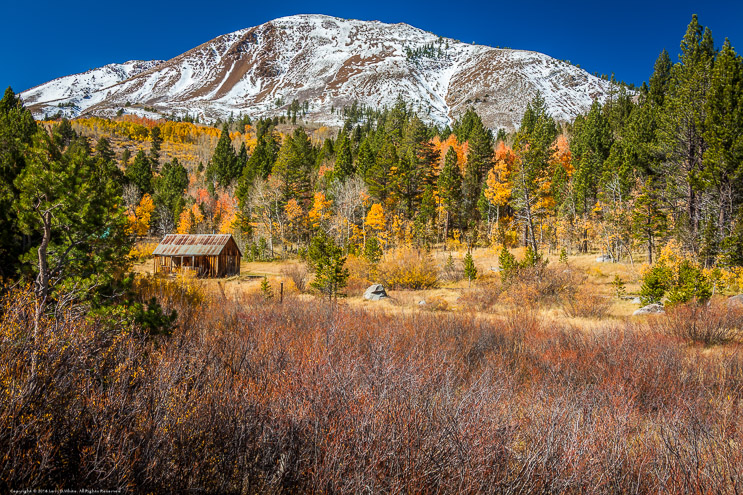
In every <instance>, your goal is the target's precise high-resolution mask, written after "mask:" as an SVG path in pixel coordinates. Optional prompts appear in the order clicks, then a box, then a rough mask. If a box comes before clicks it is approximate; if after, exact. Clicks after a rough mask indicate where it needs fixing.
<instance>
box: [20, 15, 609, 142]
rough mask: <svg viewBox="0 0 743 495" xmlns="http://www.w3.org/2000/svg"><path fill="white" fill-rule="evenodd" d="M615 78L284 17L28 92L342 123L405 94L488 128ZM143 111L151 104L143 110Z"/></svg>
mask: <svg viewBox="0 0 743 495" xmlns="http://www.w3.org/2000/svg"><path fill="white" fill-rule="evenodd" d="M610 90H611V87H610V83H609V82H607V81H603V80H601V79H598V78H596V77H594V76H591V75H589V74H588V73H586V72H585V71H583V70H581V69H579V68H578V67H575V66H572V65H570V64H568V63H566V62H562V61H559V60H555V59H553V58H551V57H548V56H547V55H544V54H541V53H537V52H529V51H522V50H507V49H497V48H492V47H487V46H482V45H472V44H466V43H461V42H459V41H457V40H453V39H449V38H442V37H439V36H437V35H435V34H433V33H429V32H427V31H423V30H421V29H418V28H416V27H413V26H410V25H408V24H405V23H398V24H386V23H383V22H380V21H359V20H350V19H341V18H338V17H332V16H327V15H322V14H297V15H292V16H287V17H281V18H278V19H274V20H272V21H269V22H266V23H264V24H261V25H258V26H254V27H251V28H246V29H242V30H239V31H235V32H233V33H229V34H225V35H222V36H219V37H217V38H214V39H213V40H211V41H208V42H206V43H204V44H202V45H199V46H198V47H195V48H193V49H192V50H189V51H187V52H185V53H183V54H181V55H178V56H177V57H174V58H173V59H171V60H168V61H164V62H161V61H152V62H139V61H130V62H126V63H124V64H110V65H107V66H104V67H101V68H99V69H94V70H93V71H89V72H86V73H84V74H75V75H72V76H66V77H64V78H59V79H55V80H54V81H50V82H49V83H46V84H43V85H41V86H37V87H36V88H32V89H31V90H28V91H26V92H24V93H22V94H21V96H22V97H23V98H24V100H25V101H26V102H27V104H28V106H29V108H31V110H32V111H33V112H34V113H35V114H36V115H44V114H49V113H52V114H53V113H57V112H58V111H63V112H64V113H65V114H66V115H68V116H76V115H84V114H99V115H108V116H110V115H113V114H115V113H116V112H117V111H118V110H119V109H120V108H125V109H126V111H128V112H133V113H138V114H142V115H145V114H146V115H148V116H156V115H153V114H152V109H153V108H154V109H155V112H156V113H157V112H159V113H161V114H163V115H169V114H173V113H175V114H189V115H192V116H193V115H194V114H196V115H199V116H200V117H201V118H203V119H206V120H209V119H216V118H226V117H228V116H229V115H230V114H233V115H238V114H248V115H250V116H251V117H262V116H272V115H280V114H285V113H286V110H287V107H288V106H289V104H290V103H291V102H292V101H293V100H298V101H299V102H302V103H305V102H306V108H307V109H308V113H309V114H308V115H307V117H306V118H307V119H308V120H313V121H317V122H322V123H326V124H330V125H339V124H341V123H342V117H341V116H340V115H339V114H338V113H336V112H335V109H340V108H342V107H344V106H350V105H351V104H353V102H358V104H363V105H366V106H369V107H383V106H391V105H393V104H394V102H395V100H396V99H397V97H398V96H401V97H402V98H403V100H404V101H406V102H407V103H408V104H409V105H411V106H412V108H413V110H415V111H417V112H418V113H419V115H421V117H422V118H425V119H428V120H430V121H434V122H437V123H440V124H446V123H450V122H451V121H452V119H455V118H457V117H458V116H459V115H460V114H462V113H463V112H464V111H466V109H467V108H469V107H473V108H475V110H477V111H478V113H480V115H481V116H482V117H483V120H484V122H485V123H486V124H487V125H488V126H489V127H491V128H493V129H496V128H505V129H508V130H511V129H514V128H517V127H518V125H519V123H520V120H521V116H522V115H523V111H524V109H525V107H526V103H527V102H528V101H529V100H530V99H531V98H532V97H533V95H534V94H536V92H537V91H540V92H541V93H542V94H543V95H544V98H545V100H546V102H547V105H548V108H549V110H550V112H551V113H552V115H553V116H554V117H555V118H556V119H558V120H571V119H573V118H574V117H575V116H576V115H578V114H579V113H582V112H585V111H587V110H588V108H589V107H590V105H591V103H592V102H593V100H594V99H599V100H602V101H603V100H604V99H605V98H606V97H607V95H608V94H609V92H610ZM145 107H147V109H146V110H145Z"/></svg>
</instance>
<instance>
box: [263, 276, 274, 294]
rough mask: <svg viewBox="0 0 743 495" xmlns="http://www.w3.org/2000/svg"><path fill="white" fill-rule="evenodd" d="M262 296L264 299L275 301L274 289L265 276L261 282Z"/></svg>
mask: <svg viewBox="0 0 743 495" xmlns="http://www.w3.org/2000/svg"><path fill="white" fill-rule="evenodd" d="M261 295H262V296H263V299H266V300H268V299H273V289H272V288H271V284H270V283H269V282H268V277H266V276H265V275H264V276H263V280H261Z"/></svg>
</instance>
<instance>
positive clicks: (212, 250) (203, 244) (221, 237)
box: [152, 234, 239, 256]
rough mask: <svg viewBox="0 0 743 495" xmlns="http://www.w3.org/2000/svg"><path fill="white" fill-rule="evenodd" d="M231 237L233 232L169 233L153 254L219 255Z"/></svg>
mask: <svg viewBox="0 0 743 495" xmlns="http://www.w3.org/2000/svg"><path fill="white" fill-rule="evenodd" d="M231 238H232V235H231V234H168V235H166V236H165V238H164V239H163V240H162V241H160V244H158V245H157V247H156V248H155V250H154V251H153V252H152V254H153V255H157V256H217V255H219V253H221V252H222V249H224V247H225V245H226V244H227V243H228V242H229V240H230V239H231ZM238 251H239V248H238Z"/></svg>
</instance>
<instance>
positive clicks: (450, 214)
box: [437, 147, 462, 242]
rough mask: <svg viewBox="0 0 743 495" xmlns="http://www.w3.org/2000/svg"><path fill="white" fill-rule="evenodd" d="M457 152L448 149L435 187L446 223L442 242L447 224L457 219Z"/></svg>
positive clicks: (459, 193) (459, 197) (459, 185)
mask: <svg viewBox="0 0 743 495" xmlns="http://www.w3.org/2000/svg"><path fill="white" fill-rule="evenodd" d="M457 161H458V158H457V152H456V151H455V150H454V148H453V147H452V148H449V151H447V152H446V156H445V157H444V168H443V169H442V170H441V174H439V179H438V182H437V187H438V190H439V197H440V198H441V202H442V205H443V207H444V210H445V211H446V223H445V224H444V242H446V238H447V236H448V233H449V224H450V222H451V221H452V220H456V219H458V217H459V211H460V201H461V200H462V174H461V172H460V171H459V164H458V163H457Z"/></svg>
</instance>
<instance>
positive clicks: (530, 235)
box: [513, 93, 557, 252]
mask: <svg viewBox="0 0 743 495" xmlns="http://www.w3.org/2000/svg"><path fill="white" fill-rule="evenodd" d="M556 137H557V128H556V126H555V122H554V120H552V117H551V116H550V115H549V114H548V113H547V107H546V105H545V102H544V98H542V96H541V94H539V93H537V95H536V96H535V97H534V99H533V100H532V101H531V102H529V104H528V105H527V107H526V112H525V113H524V118H523V120H522V122H521V128H520V129H519V132H518V133H517V134H516V137H515V139H514V151H515V152H516V155H517V157H518V158H517V160H516V170H515V171H514V180H513V195H514V197H515V199H516V201H515V202H514V206H515V207H516V209H517V210H518V211H519V213H520V215H521V217H522V219H523V221H524V222H525V225H526V231H527V240H528V245H529V246H530V247H531V249H532V250H534V252H537V251H538V246H537V240H536V236H535V234H534V221H533V212H532V208H534V206H535V204H536V201H537V199H538V193H539V182H538V180H539V179H541V178H543V177H544V176H545V173H547V172H548V170H549V164H550V159H551V157H552V143H553V142H554V140H555V138H556Z"/></svg>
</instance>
